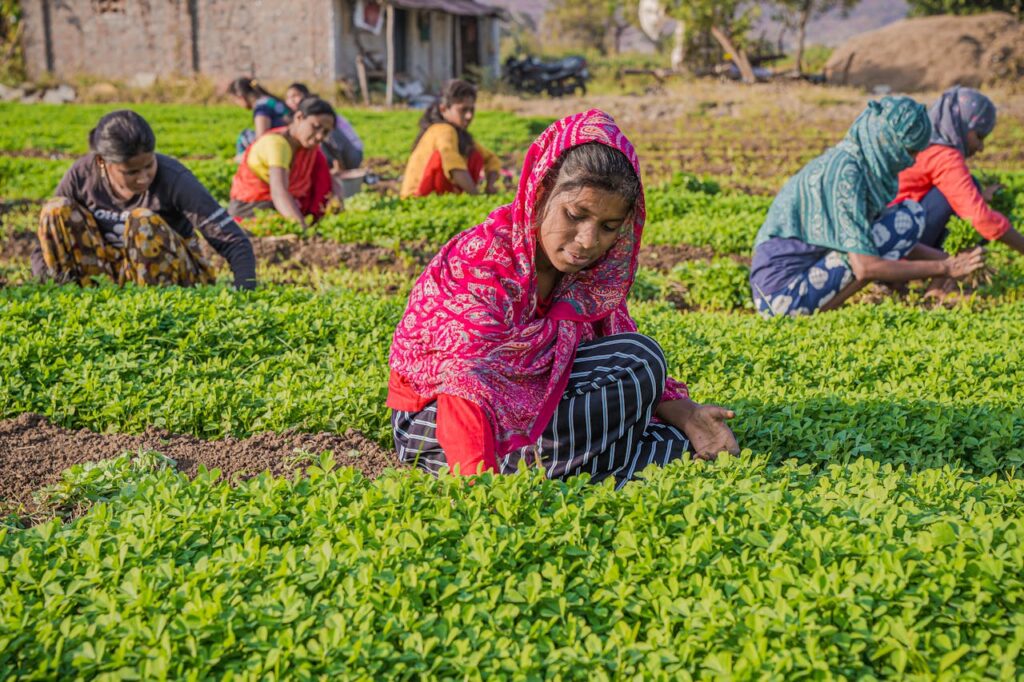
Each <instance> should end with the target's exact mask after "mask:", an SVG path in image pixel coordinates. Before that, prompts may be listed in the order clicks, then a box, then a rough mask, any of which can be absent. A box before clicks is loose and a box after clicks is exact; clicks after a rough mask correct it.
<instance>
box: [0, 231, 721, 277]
mask: <svg viewBox="0 0 1024 682" xmlns="http://www.w3.org/2000/svg"><path fill="white" fill-rule="evenodd" d="M201 243H203V244H204V245H205V242H201ZM252 243H253V250H254V251H255V253H256V261H257V262H258V263H260V264H265V265H275V266H280V269H282V270H284V271H286V272H287V271H289V270H293V271H305V270H309V269H311V268H318V269H321V270H333V269H335V268H339V267H345V268H348V269H350V270H366V269H371V268H372V269H381V270H390V271H393V272H398V273H402V274H407V275H409V276H410V277H415V276H417V275H418V274H419V273H420V272H421V271H422V270H423V268H424V266H426V264H427V263H428V262H429V261H430V259H431V258H432V257H433V256H434V252H435V250H434V248H433V247H431V246H430V245H427V244H404V245H403V246H402V250H401V251H400V252H399V254H397V255H396V253H395V251H394V250H393V249H388V248H385V247H382V246H375V245H373V244H345V243H340V242H336V241H331V240H330V239H324V238H323V237H317V236H313V237H299V236H296V235H285V236H280V237H253V238H252ZM35 247H36V236H35V235H34V234H32V233H31V232H23V231H19V232H13V233H11V234H9V235H8V236H7V238H6V239H4V238H3V237H2V236H0V262H7V263H10V262H17V261H27V260H28V259H29V255H30V254H31V253H32V250H33V249H34V248H35ZM206 248H208V247H206ZM209 255H210V256H211V257H212V258H213V260H214V262H215V263H216V264H217V265H218V266H220V267H225V264H224V262H223V261H222V260H221V259H220V257H219V256H216V255H215V254H213V252H212V250H211V251H209ZM714 255H715V254H714V251H713V250H712V249H711V248H709V247H706V246H691V245H689V244H654V245H651V244H646V245H644V246H643V248H641V249H640V265H642V266H645V267H648V268H652V269H654V270H660V271H668V270H671V269H672V268H673V267H674V266H675V265H677V264H678V263H681V262H683V261H690V260H707V259H710V258H712V257H713V256H714Z"/></svg>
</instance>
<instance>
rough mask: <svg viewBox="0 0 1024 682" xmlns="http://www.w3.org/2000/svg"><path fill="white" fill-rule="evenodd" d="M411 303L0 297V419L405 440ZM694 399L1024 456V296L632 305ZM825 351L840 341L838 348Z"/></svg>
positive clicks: (855, 432) (914, 461) (819, 457)
mask: <svg viewBox="0 0 1024 682" xmlns="http://www.w3.org/2000/svg"><path fill="white" fill-rule="evenodd" d="M404 304H405V300H404V298H399V297H386V296H375V295H367V294H357V293H350V292H346V291H343V290H337V289H332V290H328V291H326V292H323V293H319V294H318V293H314V292H311V291H308V290H300V289H295V288H277V287H268V288H265V289H263V290H261V291H258V292H233V291H231V290H228V289H225V288H219V287H216V288H202V289H197V290H173V289H172V290H164V291H160V290H153V289H134V288H127V289H124V290H120V289H117V288H115V287H112V286H108V287H101V288H98V289H90V290H79V289H73V288H53V287H39V286H33V287H24V288H7V289H3V290H0V337H2V338H5V339H10V341H9V342H5V344H4V345H3V347H2V348H0V364H2V366H4V367H5V368H7V370H6V372H5V375H6V376H5V381H4V382H3V384H2V385H0V417H13V416H16V415H19V414H22V413H25V412H38V413H41V414H44V415H46V416H48V417H50V418H51V419H53V420H54V421H55V422H56V423H58V424H60V425H62V426H66V427H71V428H77V427H88V428H90V429H92V430H94V431H100V432H103V431H110V430H113V431H122V432H140V431H142V430H144V429H145V428H146V427H147V426H151V425H152V426H157V427H162V428H166V429H168V430H170V431H173V432H177V433H188V434H194V435H197V436H201V437H204V438H216V437H221V436H224V435H226V434H235V435H246V434H250V433H255V432H260V431H283V430H285V429H287V428H291V427H299V428H301V429H302V430H308V431H320V430H328V431H334V430H338V429H342V430H343V429H344V428H347V427H354V428H356V429H359V430H360V431H362V432H364V433H365V434H367V435H368V436H370V437H371V438H373V439H375V440H377V441H378V442H380V443H381V444H388V443H389V442H390V436H389V424H388V419H387V410H386V409H385V408H384V397H385V394H386V390H387V388H386V385H387V371H388V370H387V352H388V347H389V344H390V340H391V335H392V331H393V329H394V327H395V325H396V324H397V321H398V318H399V316H400V314H401V312H402V309H403V307H404ZM633 308H634V310H635V314H636V317H637V320H638V322H639V324H640V329H641V330H642V331H645V332H646V333H649V334H651V335H652V336H653V337H655V338H656V339H658V340H659V342H661V344H662V345H663V346H664V348H665V350H666V353H667V356H668V359H669V365H670V368H671V372H672V374H673V375H674V376H677V377H678V378H680V379H682V380H684V381H686V382H687V383H689V384H690V386H691V389H692V392H693V395H694V396H695V399H698V400H701V401H711V402H720V403H725V404H728V405H731V406H733V407H734V408H735V409H736V411H737V413H738V414H739V415H740V416H739V417H738V418H737V420H736V424H735V428H736V432H737V434H738V436H739V439H740V442H741V443H742V444H743V445H744V446H746V447H750V448H752V449H754V450H755V451H756V452H760V453H763V454H770V455H772V456H773V457H776V458H790V457H794V458H797V459H800V460H802V461H807V462H817V463H827V462H837V461H844V460H846V459H849V458H851V457H856V456H859V455H865V456H869V457H872V458H876V459H879V460H881V461H886V462H892V463H906V464H910V465H914V466H941V465H943V464H947V463H962V464H963V465H965V466H968V467H971V468H973V469H975V470H977V471H981V472H990V471H997V470H1012V469H1015V468H1016V467H1019V466H1020V465H1021V464H1024V449H1022V447H1021V444H1022V443H1024V411H1022V408H1021V405H1020V386H1021V385H1024V362H1022V360H1024V347H1022V346H1021V344H1020V343H1019V340H1020V338H1022V335H1024V315H1022V313H1024V304H1022V303H1015V304H1006V305H1001V306H993V307H991V308H990V309H987V310H984V311H975V312H973V313H972V314H970V315H965V314H964V312H963V311H921V310H915V309H911V308H905V307H900V306H895V305H891V304H883V305H880V306H854V307H851V308H849V309H846V310H842V311H840V312H838V313H837V314H835V315H827V316H816V317H813V318H809V319H798V320H793V319H782V320H775V321H773V322H765V321H764V320H761V319H759V318H756V317H754V316H736V315H729V314H712V313H694V314H689V315H682V316H681V315H679V313H678V311H676V310H675V309H674V308H672V307H671V306H670V305H669V304H666V303H663V302H652V303H643V302H637V303H635V304H634V306H633ZM824 340H827V343H826V342H824Z"/></svg>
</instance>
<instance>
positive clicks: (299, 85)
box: [285, 81, 313, 97]
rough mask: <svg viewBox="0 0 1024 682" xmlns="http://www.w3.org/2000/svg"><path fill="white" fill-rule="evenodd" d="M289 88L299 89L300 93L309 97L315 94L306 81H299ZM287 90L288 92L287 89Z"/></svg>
mask: <svg viewBox="0 0 1024 682" xmlns="http://www.w3.org/2000/svg"><path fill="white" fill-rule="evenodd" d="M288 90H298V92H299V94H301V95H302V96H303V97H309V96H310V95H312V94H313V93H312V92H310V90H309V88H308V87H306V84H305V83H299V82H298V81H296V82H294V83H292V84H291V85H289V86H288ZM285 92H287V90H286V91H285Z"/></svg>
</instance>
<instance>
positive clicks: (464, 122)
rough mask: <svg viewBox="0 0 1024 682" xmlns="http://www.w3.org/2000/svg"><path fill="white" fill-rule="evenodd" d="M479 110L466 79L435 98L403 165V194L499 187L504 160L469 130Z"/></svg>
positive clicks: (490, 190) (489, 190)
mask: <svg viewBox="0 0 1024 682" xmlns="http://www.w3.org/2000/svg"><path fill="white" fill-rule="evenodd" d="M475 111H476V86H474V85H472V84H470V83H467V82H466V81H462V80H452V81H448V82H447V83H446V84H445V86H444V88H443V89H442V90H441V96H440V97H439V98H438V100H437V102H435V103H434V104H433V105H431V106H430V108H429V109H427V110H426V111H425V112H424V113H423V117H422V118H420V134H419V135H418V136H417V137H416V141H415V142H414V143H413V145H412V155H411V156H410V157H409V162H408V163H407V164H406V165H405V175H404V177H403V178H402V190H401V193H400V196H401V197H402V198H403V199H406V198H408V197H425V196H427V195H428V194H448V193H449V192H466V193H467V194H479V193H480V187H479V184H480V180H481V178H482V177H484V175H485V174H486V179H487V186H486V188H485V190H484V191H486V192H487V193H488V194H494V193H495V192H497V191H498V186H497V184H496V183H497V180H498V175H499V174H500V172H501V160H500V159H499V158H498V157H497V155H496V154H494V153H493V152H491V151H488V150H487V149H485V148H484V147H482V146H481V145H480V144H479V143H478V142H476V141H474V140H473V136H472V135H470V134H469V131H468V130H467V128H468V127H469V124H470V123H471V122H472V121H473V114H474V113H475Z"/></svg>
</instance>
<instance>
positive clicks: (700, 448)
mask: <svg viewBox="0 0 1024 682" xmlns="http://www.w3.org/2000/svg"><path fill="white" fill-rule="evenodd" d="M644 218H645V209H644V199H643V186H642V184H641V181H640V167H639V163H638V160H637V157H636V152H635V151H634V149H633V146H632V144H630V142H629V140H627V139H626V137H625V135H623V133H622V131H621V130H619V128H618V127H617V126H616V125H615V122H614V121H613V120H612V119H611V118H610V117H609V116H608V115H607V114H605V113H603V112H601V111H597V110H591V111H589V112H586V113H583V114H577V115H574V116H570V117H568V118H565V119H563V120H561V121H558V122H557V123H555V124H553V125H552V126H550V127H549V128H548V129H547V130H546V131H545V132H544V133H543V134H542V135H541V136H540V137H539V138H538V139H537V141H536V142H534V143H533V145H532V146H531V147H530V150H529V151H528V152H527V155H526V159H525V162H524V170H523V173H522V177H521V179H520V182H519V189H518V192H517V194H516V198H515V200H514V201H513V203H512V204H510V205H507V206H502V207H499V208H497V209H495V210H494V211H493V212H492V213H491V215H490V217H489V218H488V219H487V221H485V222H484V223H483V224H481V225H478V226H477V227H475V228H473V229H470V230H467V231H465V232H463V233H461V234H459V235H458V236H456V237H455V238H453V239H452V240H451V241H450V242H448V244H447V245H446V246H445V247H444V248H442V249H441V251H440V253H438V255H437V256H435V257H434V259H433V260H432V261H431V263H430V265H428V266H427V269H426V271H425V272H424V273H423V275H422V276H421V277H420V278H419V280H418V281H417V283H416V285H415V287H414V289H413V291H412V293H411V295H410V297H409V305H408V307H407V308H406V312H405V315H404V316H403V318H402V320H401V322H400V323H399V325H398V328H397V330H396V331H395V336H394V341H393V344H392V347H391V360H390V365H391V378H390V381H389V392H388V406H389V407H391V408H392V410H393V413H392V415H393V416H392V424H393V427H394V437H395V445H396V448H397V450H398V456H399V458H400V459H401V460H402V461H404V462H407V463H412V464H415V465H417V466H419V467H421V468H424V469H426V470H427V471H430V472H432V473H435V474H436V473H438V472H440V471H441V470H442V469H448V470H451V471H455V472H459V473H462V474H475V473H478V472H479V471H494V472H498V473H502V474H504V473H513V472H515V471H516V470H517V469H518V468H519V466H520V464H525V465H527V466H529V465H538V466H541V467H543V468H544V469H545V471H546V475H547V476H548V477H549V478H565V477H569V476H574V475H577V474H582V473H586V474H588V475H589V476H590V480H591V481H593V482H598V481H602V480H606V479H614V481H615V482H616V483H617V484H618V485H622V484H624V483H625V482H626V481H629V480H630V479H632V478H634V477H636V476H637V474H639V473H640V471H642V470H643V469H644V468H645V467H646V466H648V465H651V464H655V465H664V464H666V463H668V462H670V461H672V460H674V459H678V458H680V457H682V456H683V455H684V454H686V453H687V452H693V453H695V455H696V456H697V457H701V458H709V459H710V458H713V457H714V456H715V455H716V454H718V453H719V452H721V451H732V452H735V451H737V445H736V439H735V438H734V436H733V434H732V431H730V429H729V427H728V426H727V425H726V420H727V419H729V418H731V417H732V416H733V413H732V412H731V411H729V410H727V409H725V408H722V407H717V406H714V405H699V404H697V403H695V402H693V401H692V400H690V397H689V394H688V391H687V388H686V386H685V385H684V384H682V383H680V382H679V381H676V380H674V379H672V378H671V377H669V375H668V371H667V365H666V361H665V356H664V353H663V352H662V349H661V347H660V346H659V345H658V344H657V342H655V340H654V339H652V338H650V337H648V336H645V335H643V334H640V333H638V331H637V326H636V324H635V323H634V322H633V319H632V318H631V317H630V315H629V311H628V309H627V307H626V297H627V294H628V293H629V289H630V287H631V286H632V284H633V279H634V277H635V275H636V270H637V253H638V250H639V248H640V238H641V234H642V232H643V225H644Z"/></svg>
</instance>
